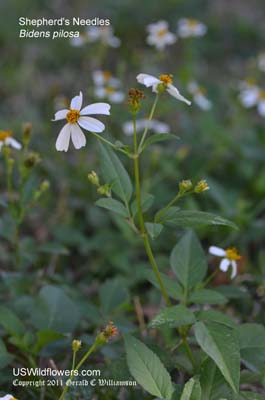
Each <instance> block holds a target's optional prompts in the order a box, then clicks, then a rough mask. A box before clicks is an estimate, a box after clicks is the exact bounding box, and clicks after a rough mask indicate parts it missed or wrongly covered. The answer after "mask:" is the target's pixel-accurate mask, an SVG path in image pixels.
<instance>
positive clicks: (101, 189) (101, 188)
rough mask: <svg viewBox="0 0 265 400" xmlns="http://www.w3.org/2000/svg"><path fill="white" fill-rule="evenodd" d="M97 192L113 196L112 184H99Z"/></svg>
mask: <svg viewBox="0 0 265 400" xmlns="http://www.w3.org/2000/svg"><path fill="white" fill-rule="evenodd" d="M97 192H98V193H99V194H101V195H102V196H106V197H110V196H111V189H110V185H109V184H107V183H105V185H101V186H99V187H98V189H97Z"/></svg>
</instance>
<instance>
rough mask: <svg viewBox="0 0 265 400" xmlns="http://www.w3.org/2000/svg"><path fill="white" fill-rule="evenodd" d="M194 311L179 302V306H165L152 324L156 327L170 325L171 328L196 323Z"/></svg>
mask: <svg viewBox="0 0 265 400" xmlns="http://www.w3.org/2000/svg"><path fill="white" fill-rule="evenodd" d="M195 322H196V320H195V317H194V314H193V312H192V311H190V310H189V309H188V308H187V307H185V306H183V305H181V304H179V305H177V306H172V307H166V308H163V310H162V311H160V313H159V314H158V315H157V316H156V317H155V318H154V319H153V320H152V321H151V322H150V326H151V327H152V328H155V327H157V326H161V325H168V326H169V327H170V328H174V327H177V326H183V325H191V324H193V323H195Z"/></svg>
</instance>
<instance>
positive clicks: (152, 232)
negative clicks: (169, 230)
mask: <svg viewBox="0 0 265 400" xmlns="http://www.w3.org/2000/svg"><path fill="white" fill-rule="evenodd" d="M145 227H146V229H147V232H148V234H149V236H150V237H151V239H155V238H157V237H158V236H159V235H160V233H161V232H162V229H163V225H161V224H153V223H151V222H146V223H145Z"/></svg>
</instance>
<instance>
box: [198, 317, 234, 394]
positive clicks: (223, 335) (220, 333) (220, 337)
mask: <svg viewBox="0 0 265 400" xmlns="http://www.w3.org/2000/svg"><path fill="white" fill-rule="evenodd" d="M195 337H196V340H197V342H198V344H199V345H200V347H201V348H202V350H203V351H204V352H205V353H206V354H207V355H208V356H209V357H211V358H212V360H213V361H214V362H215V363H216V365H217V367H218V368H219V370H220V371H221V373H222V374H223V376H224V378H225V379H226V381H227V382H228V383H229V385H230V386H231V388H232V389H233V391H234V392H235V393H238V389H239V377H240V353H239V344H238V339H237V337H236V334H235V332H234V330H232V329H230V328H228V327H227V326H225V325H221V324H217V323H215V322H209V323H207V324H206V323H203V322H197V323H196V324H195Z"/></svg>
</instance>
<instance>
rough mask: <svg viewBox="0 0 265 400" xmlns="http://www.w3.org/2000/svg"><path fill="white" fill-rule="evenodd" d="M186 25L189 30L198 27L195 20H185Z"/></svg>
mask: <svg viewBox="0 0 265 400" xmlns="http://www.w3.org/2000/svg"><path fill="white" fill-rule="evenodd" d="M187 25H188V27H189V28H191V29H193V28H195V27H196V26H197V25H198V21H197V20H196V19H192V18H190V19H188V20H187Z"/></svg>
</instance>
